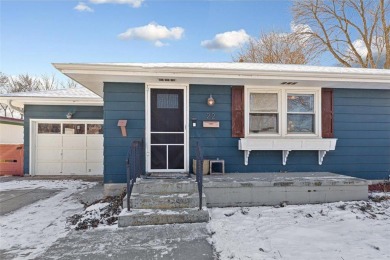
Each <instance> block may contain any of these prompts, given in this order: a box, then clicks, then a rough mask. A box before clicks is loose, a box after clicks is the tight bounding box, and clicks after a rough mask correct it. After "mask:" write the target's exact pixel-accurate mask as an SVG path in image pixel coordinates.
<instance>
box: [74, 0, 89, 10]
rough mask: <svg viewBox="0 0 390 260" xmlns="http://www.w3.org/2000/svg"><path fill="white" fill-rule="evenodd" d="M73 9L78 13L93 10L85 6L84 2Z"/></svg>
mask: <svg viewBox="0 0 390 260" xmlns="http://www.w3.org/2000/svg"><path fill="white" fill-rule="evenodd" d="M73 9H75V10H77V11H79V12H93V9H92V8H91V7H89V6H88V5H86V4H85V3H84V2H79V3H78V5H76V6H75V7H74V8H73Z"/></svg>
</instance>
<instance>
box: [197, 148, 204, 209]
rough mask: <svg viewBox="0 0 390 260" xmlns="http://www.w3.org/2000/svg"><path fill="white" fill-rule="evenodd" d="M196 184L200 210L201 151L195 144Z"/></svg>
mask: <svg viewBox="0 0 390 260" xmlns="http://www.w3.org/2000/svg"><path fill="white" fill-rule="evenodd" d="M196 182H197V183H198V192H199V210H202V194H203V151H202V148H201V147H200V145H199V142H196Z"/></svg>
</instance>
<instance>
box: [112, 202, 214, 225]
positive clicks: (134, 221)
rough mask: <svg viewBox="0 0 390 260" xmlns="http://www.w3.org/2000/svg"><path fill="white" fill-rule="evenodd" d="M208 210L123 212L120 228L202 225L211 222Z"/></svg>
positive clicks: (141, 210)
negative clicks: (183, 224)
mask: <svg viewBox="0 0 390 260" xmlns="http://www.w3.org/2000/svg"><path fill="white" fill-rule="evenodd" d="M209 218H210V217H209V212H208V211H207V208H205V207H204V208H203V209H202V210H198V208H184V209H133V210H131V211H130V212H127V211H126V210H123V211H122V213H121V214H120V215H119V219H118V227H128V226H143V225H164V224H176V223H200V222H208V221H209Z"/></svg>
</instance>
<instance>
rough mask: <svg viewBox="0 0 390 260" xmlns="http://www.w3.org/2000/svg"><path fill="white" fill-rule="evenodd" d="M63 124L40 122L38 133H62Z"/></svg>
mask: <svg viewBox="0 0 390 260" xmlns="http://www.w3.org/2000/svg"><path fill="white" fill-rule="evenodd" d="M60 133H61V124H49V123H38V134H60Z"/></svg>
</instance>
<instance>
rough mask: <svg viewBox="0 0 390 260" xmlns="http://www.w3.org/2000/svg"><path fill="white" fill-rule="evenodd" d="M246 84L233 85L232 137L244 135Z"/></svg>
mask: <svg viewBox="0 0 390 260" xmlns="http://www.w3.org/2000/svg"><path fill="white" fill-rule="evenodd" d="M244 117H245V114H244V86H234V87H232V137H244V136H245V131H244Z"/></svg>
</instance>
